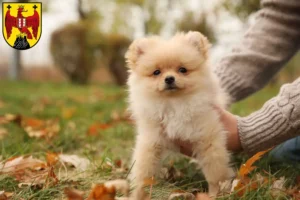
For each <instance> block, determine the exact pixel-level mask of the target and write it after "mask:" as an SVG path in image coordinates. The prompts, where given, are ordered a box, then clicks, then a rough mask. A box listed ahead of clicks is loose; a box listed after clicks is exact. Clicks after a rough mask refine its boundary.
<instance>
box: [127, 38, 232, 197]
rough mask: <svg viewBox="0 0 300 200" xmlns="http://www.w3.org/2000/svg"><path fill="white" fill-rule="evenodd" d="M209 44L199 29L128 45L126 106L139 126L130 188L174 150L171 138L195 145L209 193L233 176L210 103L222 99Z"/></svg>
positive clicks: (222, 103) (139, 187)
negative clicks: (213, 70) (169, 151)
mask: <svg viewBox="0 0 300 200" xmlns="http://www.w3.org/2000/svg"><path fill="white" fill-rule="evenodd" d="M209 46H210V44H209V42H208V40H207V39H206V37H204V36H203V35H202V34H201V33H199V32H188V33H187V34H183V33H178V34H176V35H175V36H174V37H172V38H171V39H169V40H163V39H161V38H159V37H150V38H144V39H139V40H136V41H134V42H133V43H132V44H131V46H130V47H129V50H128V51H127V53H126V59H127V63H128V67H129V73H130V76H129V79H128V86H129V104H130V106H129V108H130V110H131V112H132V115H133V117H134V119H135V121H136V128H137V137H136V145H135V149H134V153H133V162H134V165H133V169H132V172H131V180H132V181H133V183H134V185H135V186H136V189H135V192H134V193H138V192H139V191H140V190H142V186H143V183H144V180H145V179H148V178H150V177H152V176H154V175H155V172H156V171H157V170H158V168H159V166H160V165H159V164H160V160H161V157H162V154H163V153H164V152H165V151H166V150H170V149H171V150H175V151H176V150H178V148H176V146H175V145H174V142H173V141H174V140H181V141H190V142H191V143H192V144H193V145H192V147H191V148H192V150H193V155H194V157H195V159H196V160H197V162H198V164H199V166H200V167H201V169H202V171H203V173H204V175H205V178H206V180H207V181H208V183H209V193H210V195H216V194H217V192H218V190H219V185H218V183H219V181H223V180H226V179H228V178H230V177H232V176H233V171H232V169H231V168H230V166H229V162H230V154H229V153H228V152H227V150H226V132H225V130H224V128H223V125H222V123H221V122H220V120H219V114H218V112H217V111H216V109H215V108H214V106H219V107H224V106H225V104H226V98H225V95H224V93H223V92H222V90H221V88H220V86H219V84H218V81H217V78H216V77H215V75H214V73H213V72H212V68H210V66H209V64H208V62H207V60H208V48H209ZM172 77H173V78H172Z"/></svg>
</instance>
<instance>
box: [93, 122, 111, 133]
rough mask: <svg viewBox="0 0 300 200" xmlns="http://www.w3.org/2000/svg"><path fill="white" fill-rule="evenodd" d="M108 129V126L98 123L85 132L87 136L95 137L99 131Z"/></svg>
mask: <svg viewBox="0 0 300 200" xmlns="http://www.w3.org/2000/svg"><path fill="white" fill-rule="evenodd" d="M110 127H111V125H110V124H100V123H95V124H92V125H91V126H90V127H89V129H88V131H87V135H89V136H95V135H97V134H98V132H99V131H101V130H106V129H108V128H110Z"/></svg>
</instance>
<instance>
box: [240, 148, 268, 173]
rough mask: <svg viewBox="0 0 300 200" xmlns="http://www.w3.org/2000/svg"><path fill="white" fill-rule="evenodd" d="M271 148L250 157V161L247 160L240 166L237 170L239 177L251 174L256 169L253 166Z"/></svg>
mask: <svg viewBox="0 0 300 200" xmlns="http://www.w3.org/2000/svg"><path fill="white" fill-rule="evenodd" d="M271 149H272V148H269V149H267V150H265V151H260V152H258V153H256V154H255V155H254V156H252V157H251V158H250V159H248V160H247V161H246V163H245V164H242V165H241V167H240V170H239V175H240V176H241V177H244V176H246V175H248V174H249V173H250V172H252V171H253V170H254V169H256V166H253V164H254V163H255V162H256V161H257V160H259V159H260V158H261V157H262V156H263V155H264V154H265V153H267V152H268V151H270V150H271Z"/></svg>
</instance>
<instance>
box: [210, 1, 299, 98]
mask: <svg viewBox="0 0 300 200" xmlns="http://www.w3.org/2000/svg"><path fill="white" fill-rule="evenodd" d="M261 5H262V9H261V10H260V11H259V13H258V16H257V19H256V23H255V24H254V25H253V26H252V27H250V28H249V30H248V31H247V32H246V34H245V35H244V37H243V39H242V41H241V42H240V44H239V45H237V46H236V47H234V48H233V49H232V51H231V53H229V55H227V56H226V57H224V58H223V59H222V60H221V61H220V62H219V63H218V64H217V66H216V70H215V72H216V74H217V76H218V77H219V79H220V83H221V85H222V87H223V88H224V89H225V91H226V92H227V93H228V94H229V96H230V97H231V101H232V102H235V101H238V100H241V99H243V98H245V97H247V96H249V95H250V94H252V93H254V92H255V91H257V90H259V89H261V88H262V87H263V86H264V85H265V84H266V83H267V82H268V81H269V80H270V79H271V78H272V77H273V76H274V75H275V74H276V73H277V72H278V71H279V70H280V69H281V67H282V66H283V65H284V64H285V63H286V62H287V61H288V60H289V59H290V58H291V57H292V56H293V55H294V54H295V53H296V52H297V50H298V49H299V47H300V45H299V44H300V1H299V0H288V1H287V0H262V2H261Z"/></svg>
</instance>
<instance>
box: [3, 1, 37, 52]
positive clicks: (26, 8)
mask: <svg viewBox="0 0 300 200" xmlns="http://www.w3.org/2000/svg"><path fill="white" fill-rule="evenodd" d="M2 15H3V16H2V26H3V27H2V32H3V36H4V39H5V41H6V42H7V44H9V46H11V47H13V48H14V49H18V50H26V49H30V48H32V47H34V46H35V45H36V44H37V42H38V41H39V39H40V38H41V34H42V27H41V26H42V3H12V2H6V3H2Z"/></svg>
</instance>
